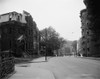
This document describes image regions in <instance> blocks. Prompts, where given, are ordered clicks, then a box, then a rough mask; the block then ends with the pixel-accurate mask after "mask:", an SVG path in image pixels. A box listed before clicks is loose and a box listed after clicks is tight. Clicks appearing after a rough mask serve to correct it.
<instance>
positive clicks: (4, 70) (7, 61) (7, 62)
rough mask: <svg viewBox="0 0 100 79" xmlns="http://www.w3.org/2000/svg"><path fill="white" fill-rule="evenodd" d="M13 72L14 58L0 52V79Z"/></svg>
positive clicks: (6, 52) (8, 53) (9, 54)
mask: <svg viewBox="0 0 100 79" xmlns="http://www.w3.org/2000/svg"><path fill="white" fill-rule="evenodd" d="M12 72H14V58H13V57H12V55H11V53H10V52H8V51H5V52H0V79H2V78H4V77H6V76H7V75H8V74H11V73H12Z"/></svg>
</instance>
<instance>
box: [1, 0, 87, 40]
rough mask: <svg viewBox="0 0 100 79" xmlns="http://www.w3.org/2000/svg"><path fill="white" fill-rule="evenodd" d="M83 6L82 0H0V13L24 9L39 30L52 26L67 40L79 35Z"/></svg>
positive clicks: (76, 37)
mask: <svg viewBox="0 0 100 79" xmlns="http://www.w3.org/2000/svg"><path fill="white" fill-rule="evenodd" d="M84 8H85V5H84V3H83V0H0V14H3V13H8V12H12V11H17V12H20V13H22V11H23V10H25V11H27V12H29V13H30V14H31V15H32V17H33V19H34V21H35V22H36V23H37V27H38V28H39V29H40V30H41V29H44V28H45V27H49V26H52V27H53V28H54V29H55V30H56V31H57V32H58V33H59V34H60V36H62V37H64V38H65V39H68V40H77V39H79V38H80V37H81V28H80V27H81V21H80V17H79V16H80V10H82V9H84Z"/></svg>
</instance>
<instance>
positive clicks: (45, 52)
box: [45, 29, 47, 61]
mask: <svg viewBox="0 0 100 79" xmlns="http://www.w3.org/2000/svg"><path fill="white" fill-rule="evenodd" d="M45 41H46V45H45V46H46V47H45V61H47V29H45Z"/></svg>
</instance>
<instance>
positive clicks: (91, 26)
mask: <svg viewBox="0 0 100 79" xmlns="http://www.w3.org/2000/svg"><path fill="white" fill-rule="evenodd" d="M80 15H81V16H80V18H81V25H82V26H81V29H82V38H81V47H82V48H81V50H82V51H81V53H82V54H83V55H84V56H99V55H100V53H99V52H100V28H99V25H100V18H99V17H97V16H96V14H94V15H93V14H92V13H91V12H90V11H89V10H88V8H86V9H84V10H82V11H81V13H80Z"/></svg>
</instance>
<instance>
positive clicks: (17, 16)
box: [0, 11, 39, 56]
mask: <svg viewBox="0 0 100 79" xmlns="http://www.w3.org/2000/svg"><path fill="white" fill-rule="evenodd" d="M0 44H1V45H0V46H1V47H0V49H1V51H12V52H13V53H14V55H16V56H22V55H23V54H24V55H37V54H38V48H39V30H38V28H37V26H36V23H35V21H33V18H32V16H31V15H30V14H29V13H28V12H26V11H23V14H21V13H17V12H15V11H14V12H9V13H6V14H2V15H0ZM22 52H23V53H22Z"/></svg>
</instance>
